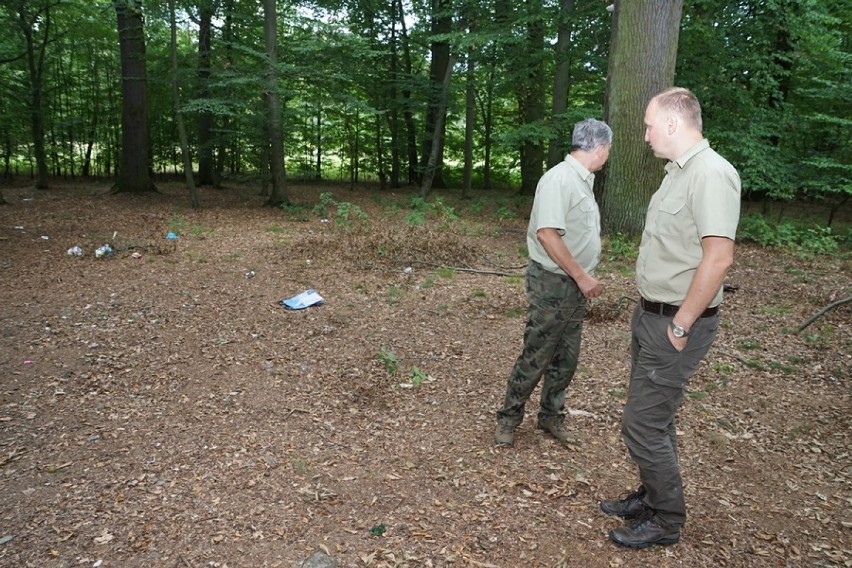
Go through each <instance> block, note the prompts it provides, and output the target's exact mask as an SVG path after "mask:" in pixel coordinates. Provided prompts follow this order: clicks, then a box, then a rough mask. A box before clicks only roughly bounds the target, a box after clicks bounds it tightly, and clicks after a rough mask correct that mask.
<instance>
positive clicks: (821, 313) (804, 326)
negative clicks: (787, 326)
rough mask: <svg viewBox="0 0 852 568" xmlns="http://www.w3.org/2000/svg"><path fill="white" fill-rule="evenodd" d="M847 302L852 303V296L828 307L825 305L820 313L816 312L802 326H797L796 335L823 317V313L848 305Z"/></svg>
mask: <svg viewBox="0 0 852 568" xmlns="http://www.w3.org/2000/svg"><path fill="white" fill-rule="evenodd" d="M849 302H852V296H847V297H846V298H843V299H842V300H837V301H836V302H832V303H830V304H829V305H827V306H826V307H824V308H823V309H821V310H820V311H818V312H817V313H815V314H814V315H812V316H811V317H809V318H808V319H807V321H805V323H803V324H802V325H800V326H799V329H797V330H796V333H801V332H802V331H803V330H804V329H805V328H806V327H808V326H809V325H811V324H812V323H814V322H815V321H816V320H818V319H819V318H821V317H822V316H824V315H825V313H826V312H828V311H829V310H833V309H834V308H836V307H838V306H842V305H843V304H848V303H849Z"/></svg>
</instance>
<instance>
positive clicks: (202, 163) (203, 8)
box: [198, 0, 216, 185]
mask: <svg viewBox="0 0 852 568" xmlns="http://www.w3.org/2000/svg"><path fill="white" fill-rule="evenodd" d="M214 13H215V6H214V4H213V1H212V0H202V1H201V2H199V5H198V16H199V19H198V98H199V99H200V100H201V101H202V102H203V101H207V100H210V96H211V95H210V50H211V47H210V34H211V30H212V28H213V15H214ZM215 142H216V141H215V140H214V139H213V114H212V113H211V112H210V111H207V110H202V111H201V112H199V113H198V184H199V185H213V146H214V145H215Z"/></svg>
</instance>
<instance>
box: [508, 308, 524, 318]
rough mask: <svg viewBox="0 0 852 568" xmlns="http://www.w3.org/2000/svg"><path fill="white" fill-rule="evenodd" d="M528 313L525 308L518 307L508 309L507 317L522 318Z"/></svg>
mask: <svg viewBox="0 0 852 568" xmlns="http://www.w3.org/2000/svg"><path fill="white" fill-rule="evenodd" d="M526 315H527V311H526V310H525V309H520V308H517V309H513V310H507V311H506V317H507V318H522V317H526Z"/></svg>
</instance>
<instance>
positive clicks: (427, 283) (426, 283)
mask: <svg viewBox="0 0 852 568" xmlns="http://www.w3.org/2000/svg"><path fill="white" fill-rule="evenodd" d="M434 285H435V278H434V277H432V276H427V277H426V278H424V279H423V282H421V283H420V288H422V289H423V290H428V289H429V288H431V287H432V286H434Z"/></svg>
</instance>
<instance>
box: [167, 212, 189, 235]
mask: <svg viewBox="0 0 852 568" xmlns="http://www.w3.org/2000/svg"><path fill="white" fill-rule="evenodd" d="M187 224H188V223H187V220H186V217H184V216H183V215H178V214H175V215H172V216H171V217H169V221H168V225H167V226H168V229H169V232H171V233H176V234H178V235H179V234H181V233H182V232H183V230H184V229H186V226H187Z"/></svg>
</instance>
